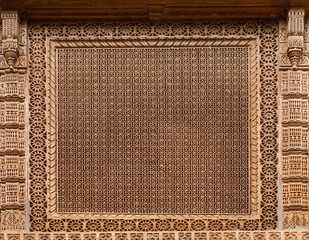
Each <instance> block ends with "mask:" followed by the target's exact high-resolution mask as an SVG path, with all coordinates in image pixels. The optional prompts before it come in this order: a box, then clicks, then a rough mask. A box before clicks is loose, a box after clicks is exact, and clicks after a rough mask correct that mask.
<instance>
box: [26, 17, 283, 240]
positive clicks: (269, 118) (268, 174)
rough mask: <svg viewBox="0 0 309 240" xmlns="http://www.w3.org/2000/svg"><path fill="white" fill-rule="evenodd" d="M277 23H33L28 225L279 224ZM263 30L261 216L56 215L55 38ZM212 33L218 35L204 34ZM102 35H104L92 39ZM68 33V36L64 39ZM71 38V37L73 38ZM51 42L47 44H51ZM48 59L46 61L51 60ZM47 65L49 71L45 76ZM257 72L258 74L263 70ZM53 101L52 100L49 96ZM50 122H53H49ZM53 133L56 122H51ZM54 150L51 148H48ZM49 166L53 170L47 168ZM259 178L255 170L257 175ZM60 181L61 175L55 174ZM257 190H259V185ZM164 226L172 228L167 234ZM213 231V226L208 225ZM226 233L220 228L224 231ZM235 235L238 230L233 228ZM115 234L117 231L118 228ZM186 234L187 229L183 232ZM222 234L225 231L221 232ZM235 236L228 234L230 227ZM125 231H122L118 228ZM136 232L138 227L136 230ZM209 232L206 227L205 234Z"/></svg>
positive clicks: (143, 40) (146, 39)
mask: <svg viewBox="0 0 309 240" xmlns="http://www.w3.org/2000/svg"><path fill="white" fill-rule="evenodd" d="M277 25H278V24H268V23H267V24H266V23H256V22H246V23H213V22H210V23H198V24H188V23H186V24H94V23H93V24H47V25H46V24H45V25H32V26H31V27H30V32H29V36H30V204H31V212H30V229H31V230H32V231H116V230H121V231H155V230H157V231H170V230H176V231H188V230H193V231H200V230H212V231H221V230H232V229H241V230H250V231H252V230H257V229H274V228H276V222H277V198H276V192H277V169H276V165H277V101H276V96H277V74H276V64H277V60H276V57H275V56H276V52H277V40H276V38H277V37H278V36H277ZM258 36H259V38H258V39H260V40H259V42H258V43H259V51H258V53H259V54H260V56H261V58H260V59H261V60H260V61H259V62H257V61H255V62H252V63H251V65H252V64H253V65H258V67H259V68H260V69H261V75H260V79H261V80H260V89H259V92H260V93H259V97H260V99H261V100H260V103H259V105H260V111H261V115H260V119H259V121H260V122H261V126H263V127H262V130H261V132H260V133H259V134H260V136H259V137H260V138H261V145H260V146H258V150H259V151H260V152H261V158H260V159H259V162H258V164H259V165H260V167H261V170H262V172H261V174H260V179H261V185H260V189H256V191H260V192H261V195H262V199H261V200H260V201H258V205H259V206H258V208H259V209H260V213H261V214H260V215H259V216H258V217H255V218H250V217H248V218H247V217H246V216H240V215H239V216H238V217H237V219H224V218H223V219H211V218H205V217H204V218H203V217H198V218H195V219H191V218H189V219H188V218H181V219H179V218H177V217H173V218H155V219H143V218H134V217H132V218H125V217H123V218H121V217H117V218H113V217H106V218H101V217H94V218H92V219H91V218H79V216H80V215H79V214H75V217H74V216H70V217H69V218H65V217H64V215H61V214H60V215H59V216H58V217H51V216H50V215H49V211H50V210H51V209H48V208H46V206H48V207H50V206H51V205H50V197H52V196H51V195H50V193H48V192H47V186H48V187H49V186H50V185H47V184H53V182H48V181H47V180H48V178H47V177H48V176H50V175H51V174H54V173H53V169H54V168H53V166H52V165H48V168H47V161H46V157H47V158H48V161H50V152H47V147H48V148H50V147H51V146H50V145H48V146H47V145H46V143H47V141H46V136H47V135H46V129H47V128H46V121H47V120H48V121H49V122H50V121H51V119H46V112H45V111H46V107H48V106H50V102H46V94H47V93H46V87H47V89H49V90H50V87H51V86H52V85H46V81H47V78H48V79H50V78H52V74H53V72H52V71H51V72H49V71H46V68H48V69H50V68H49V67H50V64H51V63H53V64H55V58H54V56H53V54H54V53H53V52H51V51H50V49H52V48H53V46H52V45H53V44H54V42H57V44H61V45H60V47H74V46H76V45H79V46H83V47H88V48H93V47H101V48H104V47H117V46H118V47H128V46H134V45H135V44H145V46H157V44H160V42H159V41H158V40H159V39H160V38H164V39H166V40H165V41H162V42H163V43H164V44H166V43H169V44H172V45H173V46H177V44H178V45H179V44H183V43H182V42H183V41H184V39H187V40H186V41H187V42H188V44H205V43H207V42H208V43H215V42H216V40H218V41H221V42H222V39H225V38H227V39H232V40H233V41H237V42H239V43H241V42H242V41H248V40H245V39H246V38H251V39H257V37H258ZM203 38H209V39H212V41H209V40H206V41H204V42H203V41H202V42H201V41H200V40H199V39H203ZM93 39H97V40H98V41H93ZM62 40H65V41H62ZM72 44H73V45H72ZM45 46H47V47H45ZM46 59H47V60H48V65H47V63H46ZM46 73H47V74H48V75H47V76H46ZM252 74H254V75H255V76H257V74H258V71H256V72H255V71H253V72H252ZM48 101H49V100H48ZM48 126H50V125H48ZM48 133H50V128H48ZM47 154H48V155H47ZM46 170H47V172H46ZM254 177H256V178H257V176H254ZM53 181H55V178H54V180H53ZM253 192H254V191H253ZM165 234H167V236H166V237H164V236H165ZM170 234H174V233H164V234H163V233H162V235H160V236H162V237H163V238H162V239H168V238H169V236H168V235H170ZM209 234H210V235H209V237H210V239H214V238H211V237H212V235H216V234H215V233H209ZM220 234H221V233H220ZM230 235H231V236H233V233H231V234H230ZM113 236H115V235H113ZM183 236H186V235H183ZM220 236H221V235H220ZM227 236H229V234H227ZM119 237H120V236H119ZM136 237H138V235H136ZM207 237H208V235H207Z"/></svg>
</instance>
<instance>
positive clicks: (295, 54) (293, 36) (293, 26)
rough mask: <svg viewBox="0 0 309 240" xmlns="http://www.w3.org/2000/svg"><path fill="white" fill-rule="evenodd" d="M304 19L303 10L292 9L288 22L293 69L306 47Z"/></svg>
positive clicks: (289, 47) (289, 55)
mask: <svg viewBox="0 0 309 240" xmlns="http://www.w3.org/2000/svg"><path fill="white" fill-rule="evenodd" d="M304 17H305V11H304V10H303V9H291V10H290V11H289V20H288V40H287V42H288V57H289V59H290V62H291V64H292V65H293V67H296V66H297V65H298V63H299V61H300V58H301V55H302V53H303V47H304Z"/></svg>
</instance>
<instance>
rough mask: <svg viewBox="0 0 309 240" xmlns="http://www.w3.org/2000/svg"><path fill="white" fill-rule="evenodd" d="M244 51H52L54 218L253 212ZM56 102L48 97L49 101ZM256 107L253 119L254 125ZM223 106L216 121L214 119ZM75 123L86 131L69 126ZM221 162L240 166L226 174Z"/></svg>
mask: <svg viewBox="0 0 309 240" xmlns="http://www.w3.org/2000/svg"><path fill="white" fill-rule="evenodd" d="M205 43H206V44H207V42H205ZM253 43H254V42H253ZM60 44H61V43H60ZM162 44H163V43H162ZM248 44H250V45H252V43H250V42H249V43H248ZM135 46H136V47H138V46H139V45H138V44H137V43H135ZM250 49H251V48H250V47H247V46H239V45H237V46H233V47H221V46H212V47H186V46H184V45H183V44H182V45H180V47H179V48H176V47H173V48H166V47H165V48H162V47H154V48H147V49H145V48H126V49H123V48H65V47H64V48H63V47H57V49H56V54H57V57H56V61H57V72H56V74H55V76H58V78H57V83H56V86H55V87H51V88H57V89H58V92H56V93H55V94H57V95H58V98H57V99H56V106H57V110H56V115H57V116H58V117H57V129H56V130H55V131H57V145H58V146H57V152H58V155H57V156H56V159H57V165H58V168H57V169H58V170H55V171H57V175H58V181H57V190H56V191H57V206H58V209H57V211H58V212H60V213H70V212H71V213H72V212H73V213H74V212H81V213H82V212H86V213H87V212H91V213H104V212H111V213H114V214H117V213H118V214H128V213H129V214H140V213H142V214H228V215H229V214H250V205H251V201H250V191H251V186H250V185H251V184H250V183H249V177H250V176H249V168H250V165H249V161H248V160H249V158H250V155H249V152H251V155H253V156H252V158H255V159H256V157H257V156H256V154H255V152H256V151H255V149H251V148H250V144H251V138H253V139H254V138H256V137H257V131H256V126H257V123H255V122H254V121H253V122H252V123H251V124H250V120H249V117H250V113H249V111H250V110H249V106H248V101H249V90H250V89H249V83H251V85H252V86H255V85H256V84H255V83H256V79H255V78H253V79H252V80H249V79H248V74H247V73H248V72H249V60H250V59H251V58H250V57H249V51H250ZM218 57H220V61H217V60H216V59H218ZM122 59H125V61H122ZM119 61H122V64H121V66H118V63H119ZM251 61H253V60H251ZM90 63H91V64H90ZM90 66H92V67H90ZM145 66H147V67H146V69H145ZM227 66H229V67H227ZM133 68H134V72H133V73H132V70H133ZM210 69H215V70H216V71H217V72H218V73H221V75H218V74H216V73H215V72H212V71H211V70H210ZM50 71H52V70H50ZM196 71H199V72H200V74H199V76H198V77H197V76H196V75H195V73H196ZM149 73H151V75H149ZM182 74H185V76H183V75H182ZM222 75H223V76H225V78H224V79H223V78H221V76H222ZM83 76H91V79H88V78H85V77H83ZM111 79H115V81H116V83H114V82H111V81H110V80H111ZM146 79H147V81H146ZM184 79H185V83H183V81H184ZM235 79H237V80H238V81H237V82H236V81H235ZM90 81H91V83H90ZM254 82H255V83H254ZM51 84H52V83H48V85H51ZM182 86H183V87H182ZM94 89H95V91H94ZM124 89H126V90H125V91H124ZM130 89H131V90H130ZM148 89H153V91H149V90H148ZM217 89H221V90H220V91H221V92H220V91H218V90H217ZM252 89H253V92H252V93H251V95H256V94H257V93H256V92H254V91H256V89H257V87H255V88H254V87H252ZM216 90H217V91H216ZM228 91H230V92H229V95H227V94H226V92H228ZM166 93H169V94H168V95H166ZM83 94H86V96H88V97H87V98H85V97H81V96H83ZM192 94H194V95H192ZM53 95H54V94H53V93H51V94H49V93H48V94H47V98H48V99H51V101H50V102H54V101H53V99H52V96H53ZM103 98H104V100H103V101H102V99H103ZM84 99H87V100H86V101H84ZM150 102H151V105H149V103H150ZM254 104H255V103H253V104H250V107H251V109H252V110H251V112H252V113H253V114H252V116H251V119H256V111H255V109H256V107H254ZM252 105H253V106H252ZM56 106H53V107H47V110H48V111H49V110H52V109H55V108H56ZM206 106H207V109H208V111H206V110H207V109H206ZM219 109H220V111H221V112H220V114H214V113H218V112H219ZM47 117H49V115H47ZM226 119H229V120H228V122H227V121H226ZM133 123H134V125H133V126H132V124H133ZM76 124H78V125H79V126H84V127H83V129H80V128H75V127H73V126H75V125H76ZM238 124H239V125H240V126H239V127H237V128H234V127H233V126H236V125H238ZM250 125H252V126H253V128H252V130H251V132H252V134H251V135H250V133H249V130H250V127H249V126H250ZM132 131H133V132H134V134H132ZM97 133H100V135H99V136H98V135H97ZM149 134H150V135H149ZM47 135H51V134H50V133H49V132H48V133H47ZM122 135H123V136H125V138H122V137H121V136H122ZM75 136H79V137H78V138H79V139H77V140H76V138H75ZM150 136H152V137H150ZM50 137H51V138H52V135H51V136H50ZM249 137H250V142H249V141H248V138H249ZM203 143H204V144H203ZM211 143H216V144H215V145H211ZM220 143H221V144H222V143H223V145H221V144H220ZM51 144H52V143H51ZM219 144H220V145H219ZM252 144H253V145H256V143H252ZM48 145H50V144H48ZM216 145H217V146H220V147H219V148H218V147H217V146H216ZM89 146H92V148H91V149H89ZM118 146H123V147H122V149H121V150H120V149H119V147H118ZM154 146H160V149H161V151H160V152H159V151H158V150H157V147H154ZM140 149H148V150H147V153H145V152H144V151H145V150H143V151H141V150H140ZM176 149H177V152H175V150H176ZM195 150H198V152H197V153H195ZM51 151H53V150H52V149H51ZM71 153H78V154H76V155H75V154H74V155H72V154H71ZM222 153H225V154H222ZM123 154H125V157H123ZM205 154H206V156H205ZM147 159H151V160H152V161H148V160H147ZM255 159H254V160H252V161H253V162H254V163H256V160H255ZM227 162H228V165H230V166H242V167H241V169H239V168H236V169H235V168H230V167H228V166H225V165H227ZM122 166H125V168H126V169H128V170H127V173H126V174H125V175H119V172H123V171H126V170H125V169H124V168H123V167H122ZM222 166H225V168H224V169H222ZM102 167H103V168H102ZM212 168H213V169H214V170H212V171H209V170H208V169H212ZM72 169H75V171H74V172H72V171H71V170H72ZM87 169H89V170H87ZM183 169H192V170H186V171H185V172H184V170H183ZM141 172H143V174H144V177H141V175H140V174H141ZM205 173H207V176H205ZM93 175H94V176H97V178H93V177H92V176H93ZM194 175H195V176H197V179H196V180H192V177H193V176H194ZM180 176H181V177H180ZM95 179H101V181H102V182H101V181H98V180H95ZM226 179H229V182H226ZM85 182H86V183H87V184H85ZM138 182H139V184H136V183H138ZM89 186H91V187H92V189H100V191H99V192H94V191H93V190H91V189H89ZM49 189H50V191H51V192H52V191H53V190H52V187H50V188H49ZM163 189H164V191H163V192H162V191H161V190H163ZM78 191H81V192H83V193H86V192H87V195H84V194H76V192H78ZM115 196H118V197H117V198H118V200H117V203H116V204H115V199H114V197H115ZM149 196H151V197H150V198H149ZM136 199H139V202H138V203H136ZM193 199H195V200H194V201H193ZM68 203H70V204H68ZM98 203H100V204H98ZM102 203H103V204H102Z"/></svg>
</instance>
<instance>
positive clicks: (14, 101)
mask: <svg viewBox="0 0 309 240" xmlns="http://www.w3.org/2000/svg"><path fill="white" fill-rule="evenodd" d="M1 18H2V45H1V49H0V61H1V59H5V61H6V62H1V64H0V230H24V229H25V212H24V206H25V191H26V190H25V189H26V186H25V79H26V78H25V72H26V63H27V62H26V25H25V24H23V26H22V27H19V23H18V16H17V12H14V11H9V12H8V11H3V12H2V13H1ZM20 32H23V33H24V34H23V35H24V36H23V37H22V38H23V43H22V44H21V42H22V41H19V37H20V36H22V35H21V34H20ZM0 42H1V41H0ZM19 49H21V51H19ZM18 55H20V56H21V58H20V59H21V60H19V59H18Z"/></svg>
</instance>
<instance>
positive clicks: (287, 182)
mask: <svg viewBox="0 0 309 240" xmlns="http://www.w3.org/2000/svg"><path fill="white" fill-rule="evenodd" d="M306 29H307V27H306ZM306 31H308V30H306ZM306 31H305V23H304V11H303V10H302V9H296V10H294V9H292V10H290V12H289V21H288V33H289V36H288V39H287V41H282V42H280V49H281V52H280V55H281V56H283V55H284V54H286V53H287V54H288V56H289V57H290V61H291V63H292V65H293V66H289V65H286V64H283V63H282V62H281V66H280V68H281V73H280V76H281V84H282V86H281V106H282V107H281V110H282V117H281V124H282V131H281V134H282V135H281V137H282V153H281V157H282V182H283V207H284V226H285V227H286V228H295V227H296V226H303V227H308V226H309V221H308V216H309V215H308V207H309V203H308V201H309V198H308V193H309V191H308V188H309V185H308V164H309V162H308V148H309V146H308V83H309V82H308V81H309V75H308V69H307V67H306V64H307V63H306V61H307V60H306V58H307V55H308V49H307V47H306V45H305V43H304V34H307V33H306ZM305 39H307V37H305ZM286 51H287V52H286ZM302 54H303V55H302ZM300 59H301V61H299V60H300Z"/></svg>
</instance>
